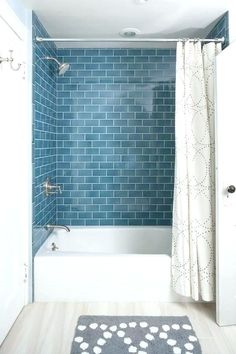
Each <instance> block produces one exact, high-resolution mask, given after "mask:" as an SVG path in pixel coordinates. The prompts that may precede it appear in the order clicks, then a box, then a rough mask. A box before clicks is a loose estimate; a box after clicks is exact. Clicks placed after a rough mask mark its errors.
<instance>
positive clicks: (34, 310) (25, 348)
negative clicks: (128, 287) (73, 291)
mask: <svg viewBox="0 0 236 354" xmlns="http://www.w3.org/2000/svg"><path fill="white" fill-rule="evenodd" d="M214 312H215V310H214V306H213V305H206V304H191V303H188V304H183V303H168V304H167V303H128V304H125V303H34V304H31V305H28V306H26V307H25V308H24V309H23V311H22V313H21V314H20V316H19V317H18V319H17V321H16V322H15V324H14V326H13V327H12V329H11V331H10V333H9V334H8V336H7V338H6V339H5V341H4V343H3V345H2V346H1V348H0V354H69V353H70V346H71V342H72V339H73V335H74V330H75V326H76V323H77V320H78V317H79V316H80V315H131V316H132V315H136V316H137V315H152V316H160V315H162V316H183V315H187V316H189V318H190V321H191V322H192V325H193V328H194V330H195V332H196V333H197V336H198V338H199V340H200V344H201V346H202V351H203V354H236V326H231V327H218V326H217V324H216V323H215V319H214ZM117 354H119V353H117ZM160 354H164V353H160Z"/></svg>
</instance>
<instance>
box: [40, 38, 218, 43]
mask: <svg viewBox="0 0 236 354" xmlns="http://www.w3.org/2000/svg"><path fill="white" fill-rule="evenodd" d="M35 39H36V42H38V43H41V42H83V43H86V42H144V43H145V42H186V41H190V42H196V41H200V42H216V43H218V42H219V43H224V41H225V38H224V37H222V38H213V39H210V38H209V39H208V38H202V39H201V38H174V39H170V38H108V39H99V38H43V37H38V36H37V37H36V38H35Z"/></svg>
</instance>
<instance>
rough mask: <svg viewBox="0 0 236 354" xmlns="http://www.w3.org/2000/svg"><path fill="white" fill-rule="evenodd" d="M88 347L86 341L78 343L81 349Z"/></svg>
mask: <svg viewBox="0 0 236 354" xmlns="http://www.w3.org/2000/svg"><path fill="white" fill-rule="evenodd" d="M88 347H89V344H88V343H86V342H83V343H81V344H80V348H81V349H83V350H85V349H87V348H88Z"/></svg>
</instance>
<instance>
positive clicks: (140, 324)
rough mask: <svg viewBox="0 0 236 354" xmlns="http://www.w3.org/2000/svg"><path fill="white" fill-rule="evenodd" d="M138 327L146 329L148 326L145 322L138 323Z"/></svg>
mask: <svg viewBox="0 0 236 354" xmlns="http://www.w3.org/2000/svg"><path fill="white" fill-rule="evenodd" d="M139 326H140V327H141V328H146V327H147V326H148V324H147V322H140V323H139Z"/></svg>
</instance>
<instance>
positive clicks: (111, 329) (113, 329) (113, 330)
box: [109, 326, 117, 332]
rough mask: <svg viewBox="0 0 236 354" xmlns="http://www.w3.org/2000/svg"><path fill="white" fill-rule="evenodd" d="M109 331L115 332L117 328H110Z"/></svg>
mask: <svg viewBox="0 0 236 354" xmlns="http://www.w3.org/2000/svg"><path fill="white" fill-rule="evenodd" d="M109 329H110V331H112V332H115V331H116V330H117V326H111V327H110V328H109Z"/></svg>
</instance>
